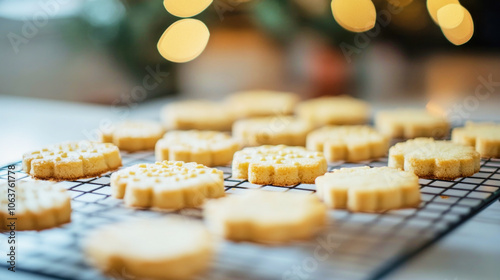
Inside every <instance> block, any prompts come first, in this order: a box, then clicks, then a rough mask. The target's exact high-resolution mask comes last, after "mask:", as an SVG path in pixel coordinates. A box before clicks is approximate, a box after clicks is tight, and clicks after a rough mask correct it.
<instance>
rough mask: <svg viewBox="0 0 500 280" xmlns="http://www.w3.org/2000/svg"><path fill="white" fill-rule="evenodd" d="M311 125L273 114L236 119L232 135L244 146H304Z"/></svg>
mask: <svg viewBox="0 0 500 280" xmlns="http://www.w3.org/2000/svg"><path fill="white" fill-rule="evenodd" d="M311 128H312V127H311V125H310V124H309V123H308V122H306V121H304V120H300V119H297V118H294V117H287V116H275V117H264V118H252V119H244V120H239V121H236V122H235V123H234V125H233V135H234V137H235V138H236V139H238V140H239V141H240V142H241V143H243V144H244V145H245V146H259V145H280V144H282V145H289V146H305V144H306V136H307V133H309V131H311Z"/></svg>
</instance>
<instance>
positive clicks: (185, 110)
mask: <svg viewBox="0 0 500 280" xmlns="http://www.w3.org/2000/svg"><path fill="white" fill-rule="evenodd" d="M161 119H162V121H163V124H164V125H165V126H166V127H167V128H169V129H181V130H189V129H199V130H217V131H229V130H231V126H232V125H233V122H234V115H233V113H232V112H231V110H230V109H229V108H227V107H226V106H224V105H222V104H217V103H215V102H211V101H204V100H190V101H179V102H173V103H170V104H167V105H165V106H164V107H163V109H162V113H161Z"/></svg>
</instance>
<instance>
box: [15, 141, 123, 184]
mask: <svg viewBox="0 0 500 280" xmlns="http://www.w3.org/2000/svg"><path fill="white" fill-rule="evenodd" d="M121 165H122V159H121V156H120V152H119V150H118V148H117V147H116V146H115V145H113V144H109V143H96V142H89V141H79V142H66V143H61V144H57V145H52V146H49V147H47V148H43V149H41V150H37V151H33V152H30V153H26V154H24V155H23V170H24V172H26V173H28V174H29V175H31V176H32V177H34V178H37V179H44V180H77V179H82V178H88V177H95V176H99V175H101V174H103V173H106V172H109V171H113V170H115V169H117V168H118V167H120V166H121Z"/></svg>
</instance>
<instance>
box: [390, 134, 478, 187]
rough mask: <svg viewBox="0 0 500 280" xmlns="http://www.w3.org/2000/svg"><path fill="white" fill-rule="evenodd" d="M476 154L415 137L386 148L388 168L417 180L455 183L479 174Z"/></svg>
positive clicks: (471, 150) (461, 148) (454, 146)
mask: <svg viewBox="0 0 500 280" xmlns="http://www.w3.org/2000/svg"><path fill="white" fill-rule="evenodd" d="M480 164H481V161H480V156H479V153H478V152H476V151H475V150H474V148H473V147H470V146H464V145H460V144H455V143H452V142H451V141H435V140H434V139H432V138H416V139H413V140H408V141H406V142H404V143H398V144H396V145H394V146H393V147H391V148H390V149H389V166H390V167H394V168H400V169H403V170H406V171H411V172H413V173H415V174H416V175H417V176H418V177H420V178H427V179H442V180H454V179H456V178H458V177H467V176H472V175H473V174H475V173H477V172H479V168H480Z"/></svg>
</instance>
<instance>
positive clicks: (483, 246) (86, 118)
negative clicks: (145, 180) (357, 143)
mask: <svg viewBox="0 0 500 280" xmlns="http://www.w3.org/2000/svg"><path fill="white" fill-rule="evenodd" d="M165 102H167V101H166V100H153V101H149V102H146V103H144V104H141V105H138V106H135V107H134V108H130V109H123V108H122V109H119V110H117V109H116V108H115V109H113V108H112V107H111V106H102V105H101V106H100V105H89V104H76V103H68V102H59V101H52V100H41V99H28V98H18V97H8V96H0V129H1V132H0V135H1V137H0V149H1V150H0V151H1V153H0V165H4V164H7V163H9V162H12V161H18V160H20V159H21V156H22V154H23V152H25V151H29V150H32V149H36V148H38V147H41V146H44V145H48V144H53V143H57V142H62V141H69V140H81V139H86V138H88V137H87V135H89V134H92V132H94V131H95V128H96V127H98V126H99V123H100V122H102V121H108V120H111V121H113V122H117V121H122V120H125V119H128V118H133V119H137V118H138V119H151V120H159V108H160V107H161V106H162V105H163V104H164V103H165ZM389 105H390V104H387V103H386V104H384V105H383V106H374V107H376V108H377V107H379V108H382V107H389ZM495 107H496V106H493V107H492V108H489V109H488V110H478V111H476V114H479V115H477V116H476V117H477V118H478V119H485V118H491V117H492V116H493V117H494V118H495V119H496V120H497V121H498V118H500V115H499V114H498V113H497V112H496V111H495V110H496V109H495ZM481 114H482V115H481ZM485 115H486V117H485ZM499 265H500V203H499V202H498V201H497V202H495V203H493V204H492V205H491V206H490V207H488V208H487V209H486V210H484V211H483V212H481V213H480V214H478V215H477V216H475V217H474V218H473V219H471V220H470V221H468V222H466V223H465V224H464V225H462V226H461V227H459V228H458V229H457V230H455V231H454V232H452V233H451V234H449V235H448V236H446V237H445V238H444V239H442V240H441V241H439V242H438V243H437V244H435V245H434V246H432V247H431V248H430V249H428V250H426V251H424V252H423V253H421V254H419V255H418V256H417V257H415V258H413V259H412V260H410V261H409V262H407V263H406V264H405V265H403V266H402V267H400V268H399V269H397V270H396V271H394V272H393V273H391V274H390V275H389V276H387V277H386V279H391V280H396V279H405V280H412V279H415V280H417V279H419V280H420V279H429V280H434V279H435V280H469V279H470V280H476V279H500V276H499V275H500V272H499V271H500V267H499ZM16 277H18V278H16V279H33V278H32V277H31V276H29V275H26V276H25V277H26V278H23V275H22V274H16Z"/></svg>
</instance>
